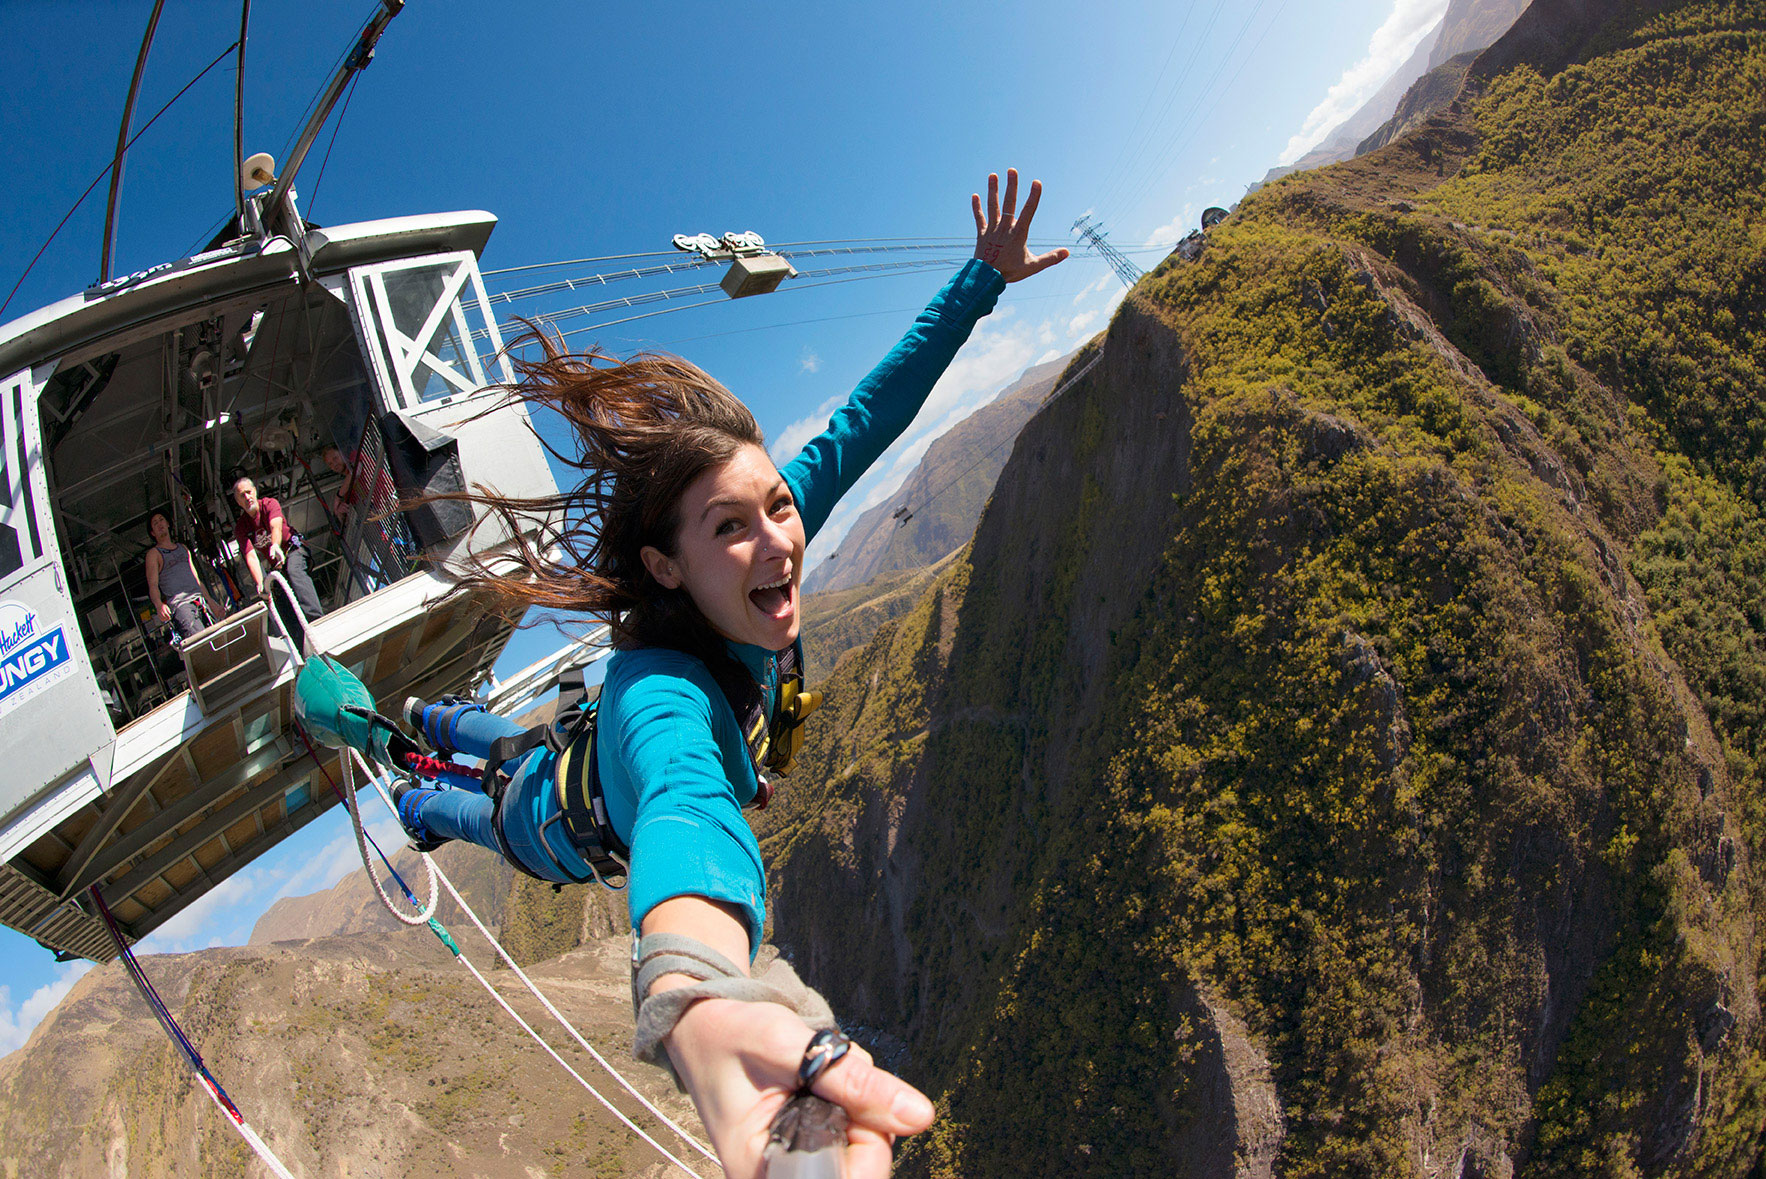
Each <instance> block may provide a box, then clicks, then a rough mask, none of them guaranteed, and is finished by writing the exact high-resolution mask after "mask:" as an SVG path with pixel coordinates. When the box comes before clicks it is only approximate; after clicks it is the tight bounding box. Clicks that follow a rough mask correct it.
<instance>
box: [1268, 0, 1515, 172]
mask: <svg viewBox="0 0 1766 1179" xmlns="http://www.w3.org/2000/svg"><path fill="white" fill-rule="evenodd" d="M1526 6H1527V0H1451V3H1449V4H1448V6H1447V11H1446V12H1444V13H1443V14H1442V15H1441V20H1440V21H1439V22H1438V23H1437V24H1436V25H1435V27H1434V28H1433V29H1431V30H1430V31H1429V33H1428V35H1426V36H1425V37H1424V38H1423V39H1422V41H1420V42H1419V43H1418V44H1417V47H1416V49H1415V50H1413V51H1412V52H1411V55H1410V56H1409V57H1408V58H1406V59H1405V62H1404V64H1403V65H1401V66H1399V67H1398V68H1397V69H1396V70H1394V71H1393V72H1392V76H1391V77H1390V78H1388V79H1386V81H1385V83H1384V84H1383V85H1381V87H1380V88H1379V90H1377V91H1376V92H1375V93H1374V95H1373V97H1372V98H1369V99H1368V100H1367V101H1366V102H1365V103H1363V104H1362V105H1361V106H1360V107H1359V108H1358V109H1357V110H1356V112H1355V113H1354V114H1352V115H1350V116H1349V117H1348V118H1347V119H1344V120H1343V121H1342V122H1341V123H1339V124H1338V125H1337V126H1336V127H1335V128H1334V129H1333V130H1332V131H1331V133H1330V134H1329V135H1327V136H1325V138H1324V140H1323V141H1322V142H1321V143H1320V144H1319V145H1318V146H1317V147H1315V148H1313V149H1312V150H1311V151H1309V152H1307V153H1306V154H1305V155H1303V156H1301V157H1300V158H1299V159H1298V160H1295V161H1294V162H1293V163H1292V164H1288V165H1286V166H1284V167H1280V168H1272V169H1270V170H1269V172H1268V173H1267V174H1266V175H1265V176H1264V177H1263V182H1264V183H1265V184H1267V183H1268V182H1270V181H1271V180H1275V179H1278V178H1280V177H1282V176H1286V175H1287V174H1288V173H1290V172H1303V171H1305V170H1306V169H1308V168H1322V167H1323V166H1324V165H1326V164H1335V163H1339V162H1341V161H1343V160H1347V159H1352V158H1354V157H1355V156H1356V155H1359V154H1360V153H1361V152H1364V151H1368V150H1370V147H1369V145H1368V143H1367V142H1366V141H1367V140H1368V139H1369V137H1371V136H1373V135H1374V134H1375V133H1377V132H1379V131H1380V130H1381V128H1382V127H1384V126H1385V125H1386V124H1387V123H1388V121H1389V120H1391V119H1392V118H1393V117H1394V115H1395V114H1396V113H1397V112H1398V109H1399V107H1400V105H1401V104H1404V103H1406V102H1407V100H1408V101H1409V102H1410V103H1411V105H1415V101H1416V100H1415V99H1414V98H1412V97H1411V94H1410V92H1411V90H1412V88H1413V87H1414V86H1415V85H1416V84H1417V83H1418V82H1419V81H1421V80H1422V79H1424V78H1425V77H1426V76H1427V75H1428V74H1430V73H1431V72H1432V71H1434V70H1436V69H1437V68H1438V67H1440V66H1441V65H1443V64H1444V63H1445V62H1447V61H1448V60H1449V59H1451V58H1454V57H1457V56H1459V55H1460V54H1463V53H1475V52H1476V51H1478V50H1481V49H1483V48H1485V47H1486V46H1488V45H1490V44H1491V43H1492V42H1494V41H1495V40H1496V39H1497V38H1498V37H1500V36H1502V34H1503V32H1504V31H1505V30H1506V29H1508V27H1509V26H1510V25H1512V24H1514V22H1515V18H1516V17H1517V16H1519V15H1520V13H1521V11H1522V10H1523V9H1524V8H1526ZM1396 137H1397V136H1396V135H1388V136H1387V137H1386V139H1384V140H1383V141H1382V143H1389V142H1391V140H1392V139H1394V138H1396ZM1374 146H1378V145H1374Z"/></svg>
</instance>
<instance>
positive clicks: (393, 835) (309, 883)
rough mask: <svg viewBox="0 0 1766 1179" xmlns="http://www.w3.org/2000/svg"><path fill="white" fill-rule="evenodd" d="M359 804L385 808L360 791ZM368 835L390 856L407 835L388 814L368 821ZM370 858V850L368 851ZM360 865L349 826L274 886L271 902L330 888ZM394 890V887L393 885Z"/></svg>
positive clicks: (380, 868) (378, 866)
mask: <svg viewBox="0 0 1766 1179" xmlns="http://www.w3.org/2000/svg"><path fill="white" fill-rule="evenodd" d="M362 795H363V796H362V799H361V804H362V805H363V806H364V807H372V808H373V809H375V810H380V811H384V810H385V807H384V805H383V804H382V803H380V802H379V800H378V799H377V798H374V797H373V796H371V795H370V794H369V793H368V792H367V791H363V792H362ZM367 827H368V835H369V837H370V838H372V839H373V840H374V842H375V843H377V844H379V845H380V848H381V850H382V851H384V852H385V853H386V854H387V855H388V856H391V855H392V854H393V852H394V850H395V849H397V848H400V847H403V846H404V845H405V842H406V839H407V836H406V835H405V832H404V830H403V828H401V827H400V826H399V825H398V822H397V821H396V820H394V819H393V817H392V816H391V815H390V814H388V815H385V816H384V817H383V818H380V819H371V820H369V821H368V824H367ZM369 854H370V855H373V849H372V848H370V849H369ZM361 866H362V853H361V851H360V850H358V848H357V847H356V832H355V829H354V828H353V827H346V828H345V829H344V833H343V834H342V835H339V836H338V837H337V838H335V839H333V840H332V841H331V842H330V843H328V844H326V845H325V846H324V847H323V848H321V849H320V850H319V852H318V853H317V854H316V855H314V856H312V857H311V858H309V859H308V860H307V861H306V863H305V864H303V865H302V866H301V867H300V869H299V870H298V871H296V872H294V873H293V874H292V875H290V876H289V877H288V878H287V879H285V880H284V881H283V882H282V883H281V885H280V886H278V887H277V889H276V891H275V895H274V896H273V897H272V898H271V899H272V900H277V901H279V900H281V899H282V898H283V897H301V896H307V895H309V894H311V893H315V892H320V891H322V890H324V889H327V888H331V887H332V886H334V885H335V884H336V883H337V882H338V881H339V880H342V879H343V878H344V877H345V876H348V875H349V874H350V873H351V872H354V871H355V870H356V869H358V868H360V867H361ZM374 867H375V869H376V870H377V871H378V872H380V874H381V876H382V877H384V876H385V875H386V868H385V865H383V864H380V863H378V862H376V863H375V865H374ZM394 887H395V888H396V887H397V886H396V885H395V886H394Z"/></svg>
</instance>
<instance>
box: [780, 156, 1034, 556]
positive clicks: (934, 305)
mask: <svg viewBox="0 0 1766 1179" xmlns="http://www.w3.org/2000/svg"><path fill="white" fill-rule="evenodd" d="M987 193H988V202H987V208H986V211H985V214H984V212H983V209H982V204H981V197H980V196H979V194H976V195H972V196H971V197H970V198H969V201H970V205H971V207H972V209H973V211H974V214H975V257H974V259H973V260H971V261H970V262H968V263H967V264H965V265H964V267H963V268H962V269H961V270H959V271H958V272H957V273H956V275H955V276H954V277H953V278H952V279H951V280H950V281H949V282H948V283H946V284H945V286H944V289H943V290H941V291H939V292H938V294H937V296H936V297H934V298H933V300H932V302H931V303H929V304H928V305H927V307H926V309H925V310H924V311H922V312H920V314H919V315H918V316H917V317H916V318H915V320H914V323H913V326H912V327H910V328H909V329H908V331H907V334H906V335H904V336H903V337H902V338H901V340H900V342H899V343H897V344H896V345H895V347H894V348H891V349H890V350H889V354H888V355H887V356H885V357H884V358H883V359H882V361H881V362H879V363H878V365H877V367H876V368H874V369H872V370H871V371H870V372H869V373H868V374H866V376H865V378H864V380H862V381H860V382H859V383H858V386H857V387H856V388H854V389H853V391H852V395H851V396H850V397H848V398H847V400H846V404H845V405H842V406H841V407H840V408H839V409H837V410H835V411H834V416H833V417H832V418H830V419H829V420H828V428H827V429H826V430H824V431H822V433H820V434H819V435H817V436H816V437H814V438H812V439H810V441H809V443H808V444H807V445H805V446H804V448H803V450H802V451H801V452H800V453H799V454H798V455H797V457H796V458H794V459H792V460H791V461H790V462H789V463H788V464H786V465H785V467H784V468H783V469H782V470H781V471H780V474H782V475H783V476H784V477H785V482H786V483H788V484H789V485H790V487H791V492H792V495H793V496H794V497H795V498H796V500H797V508H798V512H799V513H800V514H801V515H802V517H803V529H804V533H805V535H807V536H808V537H810V538H812V539H813V538H814V537H815V534H816V533H817V531H819V530H820V529H821V527H822V525H823V524H824V523H826V522H827V519H828V515H829V513H831V512H832V511H833V510H834V505H835V504H836V503H838V502H839V501H840V497H841V496H843V495H845V494H846V493H847V492H848V491H849V490H851V488H852V485H853V484H854V483H856V482H857V481H858V479H859V477H860V476H862V475H863V474H864V473H865V471H866V470H867V469H868V468H869V467H870V466H871V464H873V463H875V462H876V461H877V459H878V458H879V457H881V456H882V454H883V452H884V451H885V450H887V449H888V448H889V446H890V444H891V443H893V442H894V441H895V440H896V439H897V438H898V437H900V436H901V433H902V431H904V430H906V429H907V428H908V426H909V425H910V424H911V423H912V422H913V420H914V416H915V415H916V414H918V413H919V412H920V407H921V406H922V405H924V404H925V402H926V397H927V395H928V394H929V393H931V392H932V386H933V385H934V384H936V383H937V381H938V378H939V377H940V376H942V375H944V370H945V369H946V368H947V367H949V365H950V362H951V360H952V359H953V358H955V356H956V354H957V350H958V349H960V348H961V347H962V346H963V344H964V343H965V342H966V341H967V340H968V338H969V333H970V332H971V331H972V330H974V327H975V324H976V323H977V322H979V321H980V319H981V317H982V316H984V315H986V314H987V313H988V312H990V311H992V310H993V305H994V301H995V300H996V299H998V298H999V295H1000V292H1001V291H1003V290H1004V289H1005V287H1006V284H1007V283H1011V282H1018V281H1020V280H1021V279H1026V278H1029V277H1030V276H1031V275H1033V274H1039V273H1041V272H1042V271H1044V270H1047V269H1048V268H1049V267H1051V266H1053V265H1054V264H1055V263H1057V262H1059V261H1061V260H1062V259H1063V258H1065V257H1067V251H1066V250H1065V249H1059V250H1051V251H1049V252H1048V253H1046V254H1040V255H1033V254H1031V252H1030V247H1029V241H1030V223H1031V220H1032V219H1033V218H1034V217H1035V215H1036V207H1037V205H1038V204H1039V203H1040V202H1041V200H1042V182H1041V181H1032V182H1031V184H1030V197H1029V199H1028V200H1027V201H1025V203H1024V209H1023V211H1022V212H1018V211H1017V205H1018V173H1017V171H1016V169H1011V168H1008V169H1007V170H1006V192H1005V200H1004V203H1003V205H1002V203H1001V200H1000V193H999V176H998V175H990V176H988V178H987Z"/></svg>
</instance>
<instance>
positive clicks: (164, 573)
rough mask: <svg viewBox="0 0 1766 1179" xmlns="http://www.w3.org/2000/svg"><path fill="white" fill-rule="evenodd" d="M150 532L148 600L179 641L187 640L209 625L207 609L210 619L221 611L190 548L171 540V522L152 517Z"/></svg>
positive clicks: (159, 514) (161, 515)
mask: <svg viewBox="0 0 1766 1179" xmlns="http://www.w3.org/2000/svg"><path fill="white" fill-rule="evenodd" d="M147 530H148V532H150V533H151V534H152V535H153V547H152V548H150V549H148V550H147V596H148V597H150V598H152V599H153V609H154V612H155V614H157V615H158V616H159V618H160V620H161V621H162V622H163V621H166V620H168V619H169V620H170V621H171V623H172V631H173V633H174V634H175V635H176V636H177V637H178V639H179V640H180V641H181V640H183V639H187V638H189V637H190V636H191V635H193V634H195V633H196V632H197V631H199V630H201V629H202V628H203V627H204V626H205V625H207V623H206V622H205V621H204V617H203V611H204V608H205V607H206V609H207V610H208V612H209V614H208V616H209V617H210V618H219V617H220V615H221V611H220V610H219V609H218V608H217V607H216V606H215V604H214V601H213V600H212V599H211V598H210V597H209V596H208V591H207V590H205V589H203V585H202V579H201V578H199V577H198V576H197V575H196V559H195V557H193V556H191V553H190V549H189V546H187V545H182V544H179V543H178V542H177V541H175V540H173V539H172V522H171V520H170V519H168V518H167V517H166V514H165V513H164V512H155V513H153V515H151V516H149V517H148V518H147Z"/></svg>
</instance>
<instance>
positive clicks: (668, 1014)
mask: <svg viewBox="0 0 1766 1179" xmlns="http://www.w3.org/2000/svg"><path fill="white" fill-rule="evenodd" d="M665 974H684V975H687V976H688V977H689V978H696V979H698V980H699V981H698V982H697V983H695V984H694V985H692V986H687V987H675V988H674V989H672V990H667V991H660V992H658V993H656V994H654V995H650V996H649V997H647V998H646V997H645V992H647V991H648V990H649V989H650V987H651V986H652V985H653V984H654V983H655V982H656V980H657V979H658V978H660V977H662V976H663V975H665ZM701 999H735V1000H737V1001H738V1002H742V1003H777V1004H779V1006H781V1007H786V1008H789V1009H790V1010H792V1011H795V1012H796V1013H797V1014H798V1016H799V1017H800V1018H801V1019H802V1020H803V1022H805V1023H807V1024H808V1025H809V1026H810V1027H811V1028H814V1029H816V1030H822V1029H827V1028H833V1027H835V1026H836V1024H835V1022H834V1013H833V1012H832V1011H831V1010H829V1008H828V1003H827V1001H826V1000H825V999H823V998H822V997H821V996H820V995H818V994H817V993H816V992H815V991H813V990H811V989H810V988H809V987H807V986H805V985H804V984H803V980H802V979H800V978H798V977H797V972H796V971H795V970H792V969H791V964H790V963H789V962H787V961H785V960H784V959H783V958H779V959H775V960H774V961H773V963H772V965H770V966H768V967H767V968H766V970H765V971H764V972H763V973H762V974H761V975H760V977H759V978H749V977H748V976H747V975H745V974H743V973H742V972H741V971H740V970H738V969H736V967H735V965H734V964H733V963H731V961H730V960H729V959H728V958H725V957H724V956H723V955H722V954H720V953H718V952H717V951H716V950H714V949H712V948H711V947H710V946H708V945H706V944H705V943H704V942H700V941H696V940H695V939H693V938H690V937H682V936H680V935H679V934H673V933H652V934H649V935H648V936H646V937H644V938H642V939H640V938H639V937H638V935H637V932H636V931H635V930H634V931H633V933H632V1010H633V1011H634V1012H635V1013H636V1015H637V1021H638V1026H637V1031H636V1033H635V1034H634V1035H633V1037H632V1055H633V1056H635V1057H636V1058H637V1059H639V1060H642V1061H644V1062H646V1063H647V1064H654V1065H659V1066H660V1067H662V1068H665V1069H668V1070H669V1072H670V1074H671V1075H673V1074H674V1068H673V1066H672V1064H671V1063H670V1061H669V1059H668V1052H667V1051H666V1050H665V1048H664V1047H663V1041H664V1040H666V1039H667V1038H668V1035H669V1033H670V1032H672V1031H674V1029H675V1024H677V1023H679V1022H680V1021H681V1016H683V1015H685V1014H686V1011H687V1008H689V1007H691V1006H692V1005H693V1004H694V1003H697V1002H698V1001H699V1000H701ZM675 1084H676V1085H677V1086H679V1085H680V1077H679V1076H678V1075H676V1076H675Z"/></svg>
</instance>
